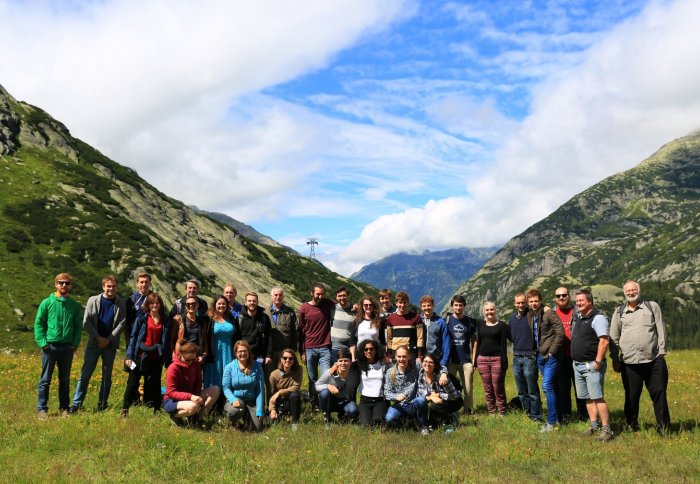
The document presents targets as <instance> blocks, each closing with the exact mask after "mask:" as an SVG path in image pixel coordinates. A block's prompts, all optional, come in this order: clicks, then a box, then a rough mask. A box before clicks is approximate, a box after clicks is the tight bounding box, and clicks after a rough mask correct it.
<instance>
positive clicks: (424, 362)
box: [423, 360, 435, 365]
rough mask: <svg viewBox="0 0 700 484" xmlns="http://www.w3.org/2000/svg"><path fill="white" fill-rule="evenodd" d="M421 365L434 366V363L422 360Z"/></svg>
mask: <svg viewBox="0 0 700 484" xmlns="http://www.w3.org/2000/svg"><path fill="white" fill-rule="evenodd" d="M423 364H424V365H434V364H435V362H433V361H430V360H423Z"/></svg>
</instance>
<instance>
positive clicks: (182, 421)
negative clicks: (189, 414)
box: [170, 415, 187, 427]
mask: <svg viewBox="0 0 700 484" xmlns="http://www.w3.org/2000/svg"><path fill="white" fill-rule="evenodd" d="M170 421H171V422H172V424H173V427H185V426H187V422H186V421H185V419H182V418H177V417H175V416H174V415H170Z"/></svg>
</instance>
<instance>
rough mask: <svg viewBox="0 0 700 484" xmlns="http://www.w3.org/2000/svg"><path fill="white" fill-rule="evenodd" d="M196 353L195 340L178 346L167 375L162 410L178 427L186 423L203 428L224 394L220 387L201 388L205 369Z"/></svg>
mask: <svg viewBox="0 0 700 484" xmlns="http://www.w3.org/2000/svg"><path fill="white" fill-rule="evenodd" d="M197 353H198V349H197V345H196V344H194V343H190V342H187V343H183V344H181V345H179V346H178V351H177V353H176V355H175V359H174V360H173V362H172V363H171V364H170V366H169V367H168V371H167V372H166V374H165V399H164V400H163V410H165V411H166V412H167V413H169V414H170V420H172V422H173V424H175V425H176V426H178V427H183V426H185V425H186V423H189V424H190V426H192V427H202V424H203V421H204V418H205V417H206V416H207V415H208V414H209V411H210V410H211V408H212V407H213V406H214V404H215V403H216V401H217V400H218V398H219V395H220V394H221V390H220V389H219V387H218V386H212V387H209V388H206V389H205V390H204V391H202V370H201V368H200V363H199V358H198V357H197Z"/></svg>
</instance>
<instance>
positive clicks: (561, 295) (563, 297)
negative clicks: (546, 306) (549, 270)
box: [554, 294, 569, 299]
mask: <svg viewBox="0 0 700 484" xmlns="http://www.w3.org/2000/svg"><path fill="white" fill-rule="evenodd" d="M554 297H556V298H557V299H565V298H567V297H569V295H568V294H555V295H554Z"/></svg>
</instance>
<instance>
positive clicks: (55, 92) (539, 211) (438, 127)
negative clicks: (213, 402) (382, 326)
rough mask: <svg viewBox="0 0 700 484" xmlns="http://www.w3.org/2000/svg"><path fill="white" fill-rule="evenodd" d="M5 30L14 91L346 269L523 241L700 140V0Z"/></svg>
mask: <svg viewBox="0 0 700 484" xmlns="http://www.w3.org/2000/svg"><path fill="white" fill-rule="evenodd" d="M0 22H2V25H3V29H2V31H0V42H2V45H5V46H8V49H6V51H5V52H4V54H3V62H2V63H0V84H2V85H3V86H4V87H5V88H6V89H8V90H9V91H10V93H12V94H13V95H14V96H15V97H17V98H18V99H22V100H25V101H28V102H30V103H32V104H35V105H38V106H41V107H42V108H44V109H45V110H47V111H48V112H49V113H51V114H52V115H53V116H55V117H56V118H58V119H60V120H61V121H63V122H64V123H65V124H66V125H67V126H68V127H69V128H70V129H71V131H72V132H73V134H74V135H76V136H78V137H80V138H82V139H83V140H85V141H87V142H88V143H90V144H92V145H94V146H96V147H97V148H99V149H100V150H102V151H103V152H104V153H105V154H107V155H108V156H110V157H111V158H113V159H114V160H115V161H118V162H119V163H122V164H124V165H127V166H130V167H132V168H135V169H136V170H137V171H138V172H139V174H141V175H142V176H143V177H145V178H146V179H147V180H148V181H149V182H150V183H152V184H153V185H155V186H156V187H158V188H159V189H161V190H162V191H164V192H165V193H167V194H168V195H170V196H173V197H175V198H178V199H181V200H183V201H184V202H186V203H189V204H194V205H197V206H199V207H200V208H204V209H208V210H213V211H219V212H224V213H227V214H228V215H231V216H233V217H234V218H237V219H239V220H241V221H244V222H246V223H249V224H251V225H253V226H254V227H255V228H257V229H258V230H260V231H261V232H263V233H265V234H267V235H270V236H271V237H273V238H275V239H277V240H279V241H280V242H282V243H285V244H287V245H290V246H292V247H294V248H296V249H298V250H299V251H300V252H302V253H306V252H307V246H306V239H307V238H308V237H317V238H318V240H319V245H318V247H317V255H318V256H319V258H320V259H321V260H322V261H323V262H324V263H326V264H327V265H328V266H329V267H331V268H333V269H335V270H338V271H339V272H342V273H344V274H350V273H352V272H353V271H355V270H357V269H359V267H361V266H362V265H363V264H366V263H369V262H372V261H374V260H376V259H378V258H381V257H384V256H387V255H390V254H392V253H395V252H398V251H420V250H424V249H446V248H451V247H463V246H471V247H479V246H486V245H495V244H501V243H504V242H505V241H507V240H508V239H509V238H511V237H512V236H514V235H517V234H518V233H520V232H521V231H522V230H524V229H526V228H527V227H528V226H529V225H531V224H532V223H535V222H537V221H538V220H540V219H541V218H543V217H545V216H546V215H547V214H549V213H550V212H551V211H553V210H554V209H556V208H557V207H558V206H559V205H561V204H562V203H564V202H565V201H566V200H568V199H569V198H570V197H571V196H573V195H575V194H576V193H578V192H579V191H581V190H583V189H585V188H587V187H588V186H590V185H592V184H594V183H596V182H598V181H600V180H601V179H602V178H604V177H606V176H608V175H611V174H613V173H615V172H618V171H621V170H624V169H627V168H630V167H632V166H635V165H636V164H637V163H639V162H640V161H641V160H642V159H643V158H645V157H646V156H649V155H650V154H651V153H652V152H653V151H655V150H656V149H657V148H658V147H660V146H661V145H662V144H663V143H665V142H667V141H670V140H671V139H673V138H676V137H679V136H683V135H685V134H688V133H690V132H692V131H695V130H697V129H698V128H700V116H699V115H700V91H698V90H697V87H696V86H697V85H700V64H698V63H697V62H694V61H692V60H691V59H697V58H700V38H699V37H700V35H699V34H698V33H697V28H696V25H700V2H693V1H690V0H686V1H682V0H679V1H653V2H645V1H634V0H632V1H624V2H622V1H605V2H604V1H600V2H595V1H589V2H582V1H581V2H577V1H549V2H523V1H512V2H511V1H501V2H485V1H484V2H479V1H476V2H417V1H410V0H381V1H379V0H377V1H375V0H354V1H343V0H337V1H333V2H327V1H314V0H309V1H305V2H303V3H300V2H292V1H278V2H259V3H255V4H253V3H251V2H242V1H241V2H230V1H220V0H204V1H201V2H197V3H194V2H191V3H190V2H177V3H173V2H167V1H163V0H154V1H151V2H148V3H143V2H136V1H133V0H104V1H100V2H94V3H90V2H74V3H65V2H48V1H47V2H39V1H37V2H11V1H3V0H0ZM27 31H32V32H34V34H33V35H32V36H26V34H25V33H26V32H27Z"/></svg>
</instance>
